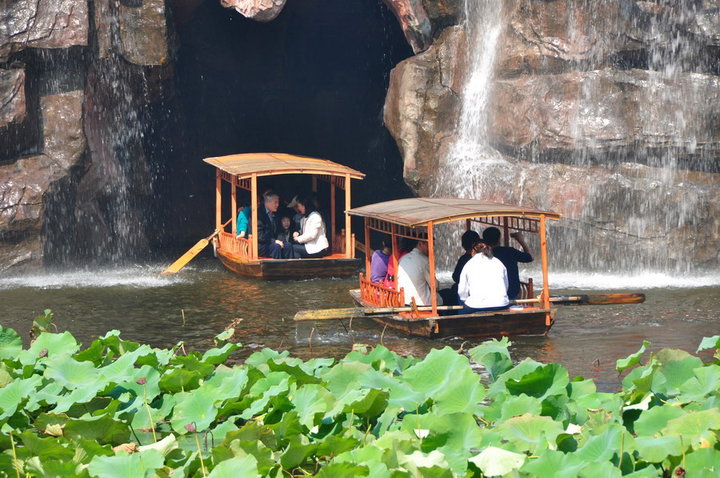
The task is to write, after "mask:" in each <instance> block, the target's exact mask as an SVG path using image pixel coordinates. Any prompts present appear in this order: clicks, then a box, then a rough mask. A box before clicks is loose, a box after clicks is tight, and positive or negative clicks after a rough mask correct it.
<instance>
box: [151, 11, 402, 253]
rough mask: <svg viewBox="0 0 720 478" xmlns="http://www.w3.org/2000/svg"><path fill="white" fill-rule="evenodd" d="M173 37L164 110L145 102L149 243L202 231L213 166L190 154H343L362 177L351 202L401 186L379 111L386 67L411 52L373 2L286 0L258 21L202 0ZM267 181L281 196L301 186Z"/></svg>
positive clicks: (384, 196) (186, 239)
mask: <svg viewBox="0 0 720 478" xmlns="http://www.w3.org/2000/svg"><path fill="white" fill-rule="evenodd" d="M178 37H179V39H180V47H179V49H178V57H177V66H176V88H177V91H176V97H175V99H174V102H175V104H174V106H173V107H172V108H170V109H169V111H176V113H171V114H170V117H167V118H163V119H162V120H158V119H157V117H158V116H162V114H161V113H160V112H159V111H157V112H151V113H150V115H151V116H154V117H156V119H155V121H153V122H154V123H155V124H156V126H155V127H153V128H152V134H151V135H150V136H149V137H147V138H146V145H147V146H146V147H147V148H150V149H152V153H151V154H150V155H149V156H150V157H153V158H154V160H153V161H154V163H155V164H154V168H155V169H156V174H157V178H156V181H155V191H156V193H157V196H156V198H157V204H158V211H157V212H156V214H157V216H158V218H159V220H158V221H153V222H157V223H158V225H159V228H160V230H161V231H162V233H161V234H160V235H159V236H160V238H162V239H161V243H164V245H176V246H178V247H179V246H184V245H186V244H188V243H190V242H193V241H196V240H197V239H198V238H199V237H203V236H206V235H207V234H208V233H209V232H211V231H212V229H213V222H214V213H213V211H214V174H215V171H214V168H212V167H210V166H209V165H207V164H205V163H204V162H203V161H202V159H203V158H206V157H211V156H221V155H226V154H234V153H243V152H285V153H291V154H300V155H307V156H314V157H318V158H323V159H329V160H331V161H335V162H338V163H341V164H345V165H347V166H350V167H352V168H355V169H358V170H360V171H362V172H364V173H365V174H366V175H367V176H366V178H365V180H364V181H360V182H354V185H353V204H354V205H362V204H368V203H371V202H376V201H382V200H388V199H395V198H398V197H407V196H409V195H410V194H411V193H410V190H409V188H408V187H407V186H406V185H405V183H404V181H403V179H402V167H403V166H402V159H401V156H400V153H399V151H398V149H397V146H396V145H395V142H394V140H393V138H392V137H391V136H390V134H389V132H388V131H387V129H386V128H385V126H384V125H383V121H382V109H383V104H384V100H385V95H386V92H387V87H388V81H389V73H390V70H391V69H392V68H393V67H394V66H395V65H396V64H397V63H398V62H399V61H402V60H403V59H405V58H407V57H409V56H410V55H412V50H411V49H410V47H409V46H408V45H407V43H406V41H405V38H404V36H403V33H402V30H401V29H400V26H399V24H398V22H397V20H396V18H395V17H394V16H393V15H392V13H391V12H390V11H389V10H388V9H387V7H386V6H385V5H384V4H383V3H382V2H381V1H380V0H376V1H374V2H367V1H366V0H344V1H343V2H337V1H333V0H322V1H319V0H294V1H292V2H288V4H287V5H286V7H285V8H284V10H283V11H282V12H281V13H280V15H279V16H278V17H277V18H276V19H275V20H273V21H272V22H268V23H260V22H256V21H253V20H248V19H246V18H244V17H242V16H241V15H240V14H238V13H236V12H235V11H234V10H229V9H225V8H223V7H222V6H220V5H219V2H217V1H205V2H203V4H202V5H201V6H200V7H199V8H198V9H197V10H196V11H195V14H194V17H193V19H192V20H191V21H190V22H189V23H187V24H185V25H183V26H182V27H180V28H179V32H178ZM157 110H164V111H168V108H166V107H165V106H160V107H158V108H157ZM168 137H173V138H174V139H173V140H172V141H170V140H168ZM272 186H273V187H275V188H276V189H277V190H278V192H280V193H281V194H282V193H283V189H285V190H286V191H287V193H286V194H285V196H287V195H288V194H294V193H296V192H298V189H299V188H301V187H302V186H301V185H300V184H293V183H288V182H287V181H286V182H284V183H283V182H282V181H281V182H280V183H279V184H277V183H273V184H272ZM285 196H284V197H283V199H284V200H286V201H289V200H290V199H291V197H285Z"/></svg>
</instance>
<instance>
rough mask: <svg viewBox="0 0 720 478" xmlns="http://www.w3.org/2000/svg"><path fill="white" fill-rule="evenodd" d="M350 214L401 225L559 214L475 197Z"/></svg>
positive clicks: (399, 203)
mask: <svg viewBox="0 0 720 478" xmlns="http://www.w3.org/2000/svg"><path fill="white" fill-rule="evenodd" d="M347 212H348V214H350V215H352V216H360V217H368V218H375V219H378V220H381V221H385V222H388V223H391V224H399V225H402V226H410V227H416V226H425V225H427V224H428V223H429V222H432V223H434V224H442V223H444V222H453V221H459V220H462V219H472V218H476V217H489V216H496V217H497V216H513V217H527V218H539V217H540V216H545V218H548V219H560V214H558V213H555V212H552V211H541V210H538V209H532V208H528V207H522V206H508V205H506V204H499V203H494V202H489V201H480V200H477V199H459V198H409V199H397V200H395V201H386V202H381V203H376V204H370V205H368V206H362V207H356V208H353V209H350V210H349V211H347Z"/></svg>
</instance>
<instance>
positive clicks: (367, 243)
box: [363, 218, 372, 280]
mask: <svg viewBox="0 0 720 478" xmlns="http://www.w3.org/2000/svg"><path fill="white" fill-rule="evenodd" d="M363 222H364V223H365V276H366V277H367V278H368V280H370V254H371V253H372V247H370V224H368V219H367V218H365V220H364V221H363Z"/></svg>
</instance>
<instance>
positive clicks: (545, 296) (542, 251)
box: [540, 214, 552, 327]
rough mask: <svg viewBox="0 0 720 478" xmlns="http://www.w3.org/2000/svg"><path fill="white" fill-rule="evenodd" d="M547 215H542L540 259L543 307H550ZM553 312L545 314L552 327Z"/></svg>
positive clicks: (546, 321) (548, 323)
mask: <svg viewBox="0 0 720 478" xmlns="http://www.w3.org/2000/svg"><path fill="white" fill-rule="evenodd" d="M545 226H546V224H545V215H544V214H543V215H541V216H540V258H541V259H540V260H541V262H542V278H543V291H542V295H541V296H540V301H541V305H542V307H543V309H549V308H550V285H549V284H548V256H547V231H546V230H545ZM551 323H552V314H551V313H550V312H548V313H547V314H545V325H546V326H548V327H550V325H551Z"/></svg>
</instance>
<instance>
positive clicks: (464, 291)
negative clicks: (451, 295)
mask: <svg viewBox="0 0 720 478" xmlns="http://www.w3.org/2000/svg"><path fill="white" fill-rule="evenodd" d="M473 251H474V255H473V257H472V259H470V260H469V261H468V262H467V264H465V267H463V269H462V272H461V273H460V282H459V283H458V296H459V298H460V301H461V302H462V303H463V305H464V306H465V307H464V309H463V310H462V311H460V313H461V314H472V313H473V312H489V311H495V310H504V309H507V308H508V307H509V306H510V300H509V299H508V296H507V286H508V276H507V270H506V269H505V266H504V265H503V263H502V262H500V260H498V259H497V258H496V257H493V252H492V248H491V247H490V246H488V245H487V244H485V243H483V242H481V241H478V242H476V243H475V245H474V246H473Z"/></svg>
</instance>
